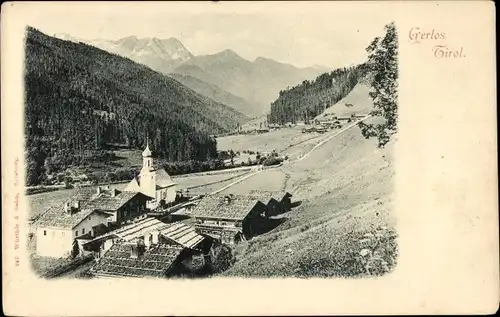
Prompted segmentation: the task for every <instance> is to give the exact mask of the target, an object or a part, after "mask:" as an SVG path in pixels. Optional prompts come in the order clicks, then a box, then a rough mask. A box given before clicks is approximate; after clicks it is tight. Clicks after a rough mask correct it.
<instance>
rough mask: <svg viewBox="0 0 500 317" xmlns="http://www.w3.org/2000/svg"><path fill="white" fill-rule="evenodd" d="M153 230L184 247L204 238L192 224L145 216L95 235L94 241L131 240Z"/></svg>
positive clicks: (192, 245)
mask: <svg viewBox="0 0 500 317" xmlns="http://www.w3.org/2000/svg"><path fill="white" fill-rule="evenodd" d="M154 231H158V232H159V233H160V234H161V235H163V236H165V237H167V238H169V239H170V240H172V241H173V242H175V243H177V244H179V245H181V246H182V247H185V248H194V247H196V246H197V245H198V244H199V243H200V242H202V241H203V240H204V238H203V236H201V235H199V234H197V233H196V231H195V229H194V227H192V226H189V225H186V224H183V223H164V222H161V221H160V220H158V219H155V218H146V219H143V220H141V221H138V222H136V223H134V224H131V225H128V226H125V227H122V228H119V229H116V230H114V231H111V232H108V233H106V234H104V235H102V236H99V237H96V238H95V239H94V241H96V240H102V239H106V238H108V237H117V238H120V239H122V240H124V241H132V240H134V239H137V238H142V237H144V235H146V234H148V233H151V232H154Z"/></svg>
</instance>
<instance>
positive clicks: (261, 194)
mask: <svg viewBox="0 0 500 317" xmlns="http://www.w3.org/2000/svg"><path fill="white" fill-rule="evenodd" d="M250 195H252V196H255V197H258V198H259V200H260V201H261V202H263V203H266V204H267V203H268V202H269V200H270V199H271V198H272V199H275V200H277V201H281V200H282V199H283V198H284V197H285V196H292V194H290V193H289V192H287V191H268V190H258V189H252V190H251V191H250Z"/></svg>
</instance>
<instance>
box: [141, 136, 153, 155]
mask: <svg viewBox="0 0 500 317" xmlns="http://www.w3.org/2000/svg"><path fill="white" fill-rule="evenodd" d="M142 157H151V150H150V149H149V137H148V138H147V140H146V149H144V151H143V152H142Z"/></svg>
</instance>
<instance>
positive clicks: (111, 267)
mask: <svg viewBox="0 0 500 317" xmlns="http://www.w3.org/2000/svg"><path fill="white" fill-rule="evenodd" d="M183 250H184V249H183V248H181V247H177V246H172V245H169V244H164V243H157V244H153V245H152V246H150V247H149V248H148V247H146V246H145V245H144V242H142V240H140V239H137V240H136V241H131V242H119V243H115V244H113V245H112V246H111V248H110V249H109V250H108V251H107V252H106V254H105V255H104V256H103V257H102V258H101V259H99V260H98V262H97V263H96V264H95V265H94V266H93V267H92V268H91V269H90V272H91V273H92V274H93V275H95V276H96V277H99V278H121V277H129V278H133V277H136V278H137V277H156V278H160V277H167V276H171V275H174V274H175V273H177V272H178V271H179V270H180V268H179V262H180V261H181V259H182V257H181V253H182V252H183Z"/></svg>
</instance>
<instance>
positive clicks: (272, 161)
mask: <svg viewBox="0 0 500 317" xmlns="http://www.w3.org/2000/svg"><path fill="white" fill-rule="evenodd" d="M281 162H283V159H281V158H279V157H276V156H269V157H268V158H266V159H265V160H264V161H263V162H262V164H264V166H271V165H278V164H280V163H281Z"/></svg>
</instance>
